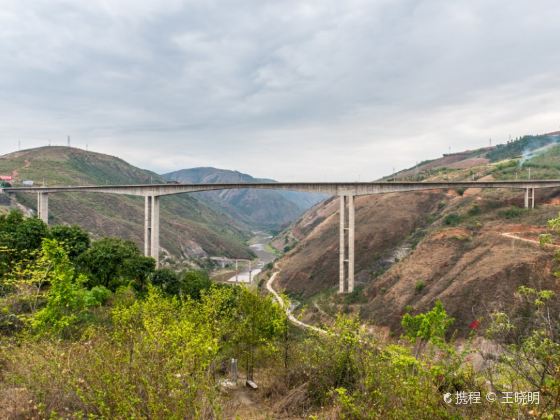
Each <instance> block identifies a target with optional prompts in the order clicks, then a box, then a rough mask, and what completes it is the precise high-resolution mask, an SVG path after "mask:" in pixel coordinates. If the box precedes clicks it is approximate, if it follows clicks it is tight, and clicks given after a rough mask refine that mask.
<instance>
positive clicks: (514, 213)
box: [498, 206, 525, 219]
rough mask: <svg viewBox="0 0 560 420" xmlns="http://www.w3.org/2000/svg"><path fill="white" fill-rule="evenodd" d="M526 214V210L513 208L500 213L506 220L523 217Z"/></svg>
mask: <svg viewBox="0 0 560 420" xmlns="http://www.w3.org/2000/svg"><path fill="white" fill-rule="evenodd" d="M524 212H525V210H524V209H522V208H519V207H516V206H511V207H510V208H509V209H506V210H501V211H499V212H498V214H499V215H500V216H501V217H504V218H506V219H515V218H517V217H519V216H521V215H522V214H523V213H524Z"/></svg>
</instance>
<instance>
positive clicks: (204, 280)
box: [177, 270, 212, 300]
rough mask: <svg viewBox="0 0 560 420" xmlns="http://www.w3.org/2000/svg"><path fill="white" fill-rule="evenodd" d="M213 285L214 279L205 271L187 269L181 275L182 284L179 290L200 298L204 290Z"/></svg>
mask: <svg viewBox="0 0 560 420" xmlns="http://www.w3.org/2000/svg"><path fill="white" fill-rule="evenodd" d="M211 286H212V281H211V280H210V278H209V277H208V273H206V272H205V271H199V270H197V271H185V272H183V273H181V275H180V285H179V290H178V291H177V292H178V294H179V293H180V294H183V295H185V296H190V297H191V298H193V299H195V300H199V299H200V296H201V293H202V291H203V290H208V289H210V287H211Z"/></svg>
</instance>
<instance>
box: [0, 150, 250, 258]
mask: <svg viewBox="0 0 560 420" xmlns="http://www.w3.org/2000/svg"><path fill="white" fill-rule="evenodd" d="M0 174H7V175H12V176H13V177H14V178H15V185H17V184H18V183H19V182H21V181H23V180H33V181H34V182H35V183H36V185H42V184H43V182H44V183H45V184H46V185H77V184H79V185H93V184H138V183H151V182H153V183H165V179H164V178H162V177H161V176H159V175H157V174H155V173H153V172H150V171H146V170H143V169H140V168H136V167H134V166H132V165H130V164H128V163H126V162H125V161H123V160H122V159H119V158H116V157H113V156H108V155H104V154H100V153H94V152H86V151H84V150H81V149H76V148H68V147H42V148H37V149H30V150H23V151H20V152H15V153H10V154H7V155H4V156H1V157H0ZM17 202H19V203H21V204H23V205H25V206H26V207H29V208H33V209H34V208H35V206H36V198H35V197H34V196H33V195H31V194H19V195H18V197H17ZM161 203H162V204H161V206H162V208H161V246H162V248H163V249H164V250H165V251H167V253H168V254H170V256H171V257H174V259H200V258H205V257H207V256H229V257H240V258H246V257H248V256H250V255H251V251H250V250H249V249H248V248H247V247H246V245H245V241H246V239H248V237H249V235H250V233H249V232H247V231H246V230H244V229H243V228H242V227H241V226H240V225H239V224H236V223H235V222H234V221H233V220H232V219H230V218H229V217H228V216H227V215H225V214H223V213H218V212H216V211H215V210H213V209H211V208H209V207H208V206H206V205H205V204H204V203H202V202H200V201H199V200H197V199H196V198H194V197H192V196H189V195H187V194H184V195H177V196H171V197H164V198H163V199H162V202H161ZM15 204H16V203H11V205H15ZM49 207H50V218H51V219H50V222H51V223H68V224H78V225H80V226H83V227H84V228H85V229H87V230H88V231H90V232H92V233H93V234H94V235H97V236H119V237H123V238H127V239H131V240H133V241H134V242H136V243H137V244H138V245H139V246H141V249H143V245H142V241H143V229H144V228H143V223H144V202H143V199H142V198H140V197H126V196H117V195H110V194H71V193H69V194H55V195H52V196H51V197H50V200H49Z"/></svg>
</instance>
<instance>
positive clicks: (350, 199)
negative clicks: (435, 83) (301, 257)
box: [2, 180, 560, 293]
mask: <svg viewBox="0 0 560 420" xmlns="http://www.w3.org/2000/svg"><path fill="white" fill-rule="evenodd" d="M558 187H560V180H526V181H481V182H478V181H465V182H462V181H461V182H287V183H286V182H284V183H255V184H147V185H99V186H53V187H23V188H3V189H2V192H4V193H35V194H37V215H38V217H39V218H41V219H42V220H43V221H44V222H45V223H48V219H49V194H56V193H105V194H122V195H134V196H141V197H144V200H145V201H144V202H145V207H144V255H146V256H151V257H153V258H154V259H155V260H156V266H159V250H160V247H159V207H160V197H162V196H165V195H173V194H183V193H193V192H200V191H213V190H227V189H266V190H290V191H301V192H311V193H323V194H329V195H333V196H339V197H340V211H339V217H340V261H339V266H340V273H339V293H344V292H352V291H353V290H354V238H355V226H354V225H355V222H354V197H355V196H358V195H370V194H386V193H396V192H412V191H426V190H436V189H444V190H448V189H461V188H510V189H519V190H522V191H524V192H525V207H526V208H534V207H535V189H539V188H558Z"/></svg>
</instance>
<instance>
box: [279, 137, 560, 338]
mask: <svg viewBox="0 0 560 420" xmlns="http://www.w3.org/2000/svg"><path fill="white" fill-rule="evenodd" d="M558 140H559V136H558V135H557V133H550V134H547V135H541V136H525V137H523V138H521V139H518V140H515V141H511V142H509V143H508V144H505V145H499V146H497V147H492V148H484V149H478V150H472V151H465V152H461V153H453V154H445V155H443V156H442V157H441V158H438V159H433V160H430V161H426V162H422V163H421V164H419V165H418V166H416V167H413V168H410V169H407V170H405V171H401V172H399V173H397V174H395V175H394V176H391V177H388V178H385V179H386V180H389V181H390V180H391V179H396V180H402V181H404V180H418V181H422V180H426V181H438V180H453V181H459V180H471V179H475V180H506V179H522V178H528V177H529V176H530V177H532V178H534V179H547V178H549V179H552V178H554V179H559V178H560V144H558ZM523 201H524V197H523V191H520V190H481V189H475V188H473V189H467V190H464V191H463V190H457V191H455V190H449V191H437V190H435V191H425V192H415V193H393V194H383V195H372V196H362V197H357V199H356V242H355V244H356V248H355V249H356V270H355V272H356V283H357V285H358V287H357V291H356V292H355V293H354V294H353V295H350V296H339V295H337V293H336V291H337V287H338V240H339V236H338V235H339V233H338V224H339V220H338V200H337V199H334V198H333V199H330V200H327V201H325V202H324V203H322V204H320V205H318V206H316V207H314V208H313V209H311V210H310V211H308V212H307V213H306V214H304V215H303V216H302V218H300V220H299V221H298V222H296V223H295V224H294V225H292V226H291V227H290V228H289V229H287V230H286V231H284V232H283V233H282V234H281V235H279V236H278V237H276V238H275V240H274V245H275V247H276V248H278V249H285V250H286V251H288V252H287V253H286V254H285V255H284V256H283V257H282V258H281V259H280V261H279V262H278V266H279V267H280V274H279V277H278V278H279V285H280V287H281V288H284V289H285V290H286V291H287V292H288V293H290V294H291V295H293V296H295V297H296V298H297V299H298V300H303V301H304V302H307V303H313V305H308V307H309V308H310V309H309V310H308V311H307V312H306V315H305V316H307V317H308V319H309V320H315V321H326V319H328V318H325V313H331V314H334V313H335V310H336V309H344V310H345V311H353V312H356V313H359V314H360V316H361V317H362V319H363V320H364V321H366V322H370V323H373V324H376V325H378V326H382V327H388V328H389V329H391V330H398V329H399V328H400V320H401V317H402V315H403V314H404V313H405V312H406V311H412V312H413V313H418V312H424V311H426V310H429V309H430V308H431V307H432V306H433V304H434V302H435V301H436V300H437V299H440V300H441V301H442V302H443V304H444V306H445V307H446V309H447V311H448V312H449V313H450V315H451V316H453V317H455V318H456V321H455V324H454V326H455V327H456V328H457V329H458V330H459V332H462V333H464V334H466V333H467V332H468V325H469V324H470V323H471V322H472V321H473V320H474V319H488V316H489V313H490V311H492V310H509V309H512V308H514V309H515V308H516V305H517V302H518V300H517V299H516V297H515V292H516V290H517V288H518V286H520V285H528V286H531V287H536V288H538V289H552V290H555V291H556V292H560V284H559V283H558V281H557V279H556V277H555V276H554V275H553V274H552V271H553V270H551V267H552V265H553V256H554V251H555V247H541V246H540V245H539V235H540V234H541V233H545V232H547V220H549V219H551V218H553V217H556V216H557V215H558V210H559V208H558V204H560V191H559V190H556V189H545V190H537V191H536V204H537V207H536V208H535V209H534V210H525V209H523V208H522V207H523ZM558 243H560V241H558ZM315 305H317V306H315Z"/></svg>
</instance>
